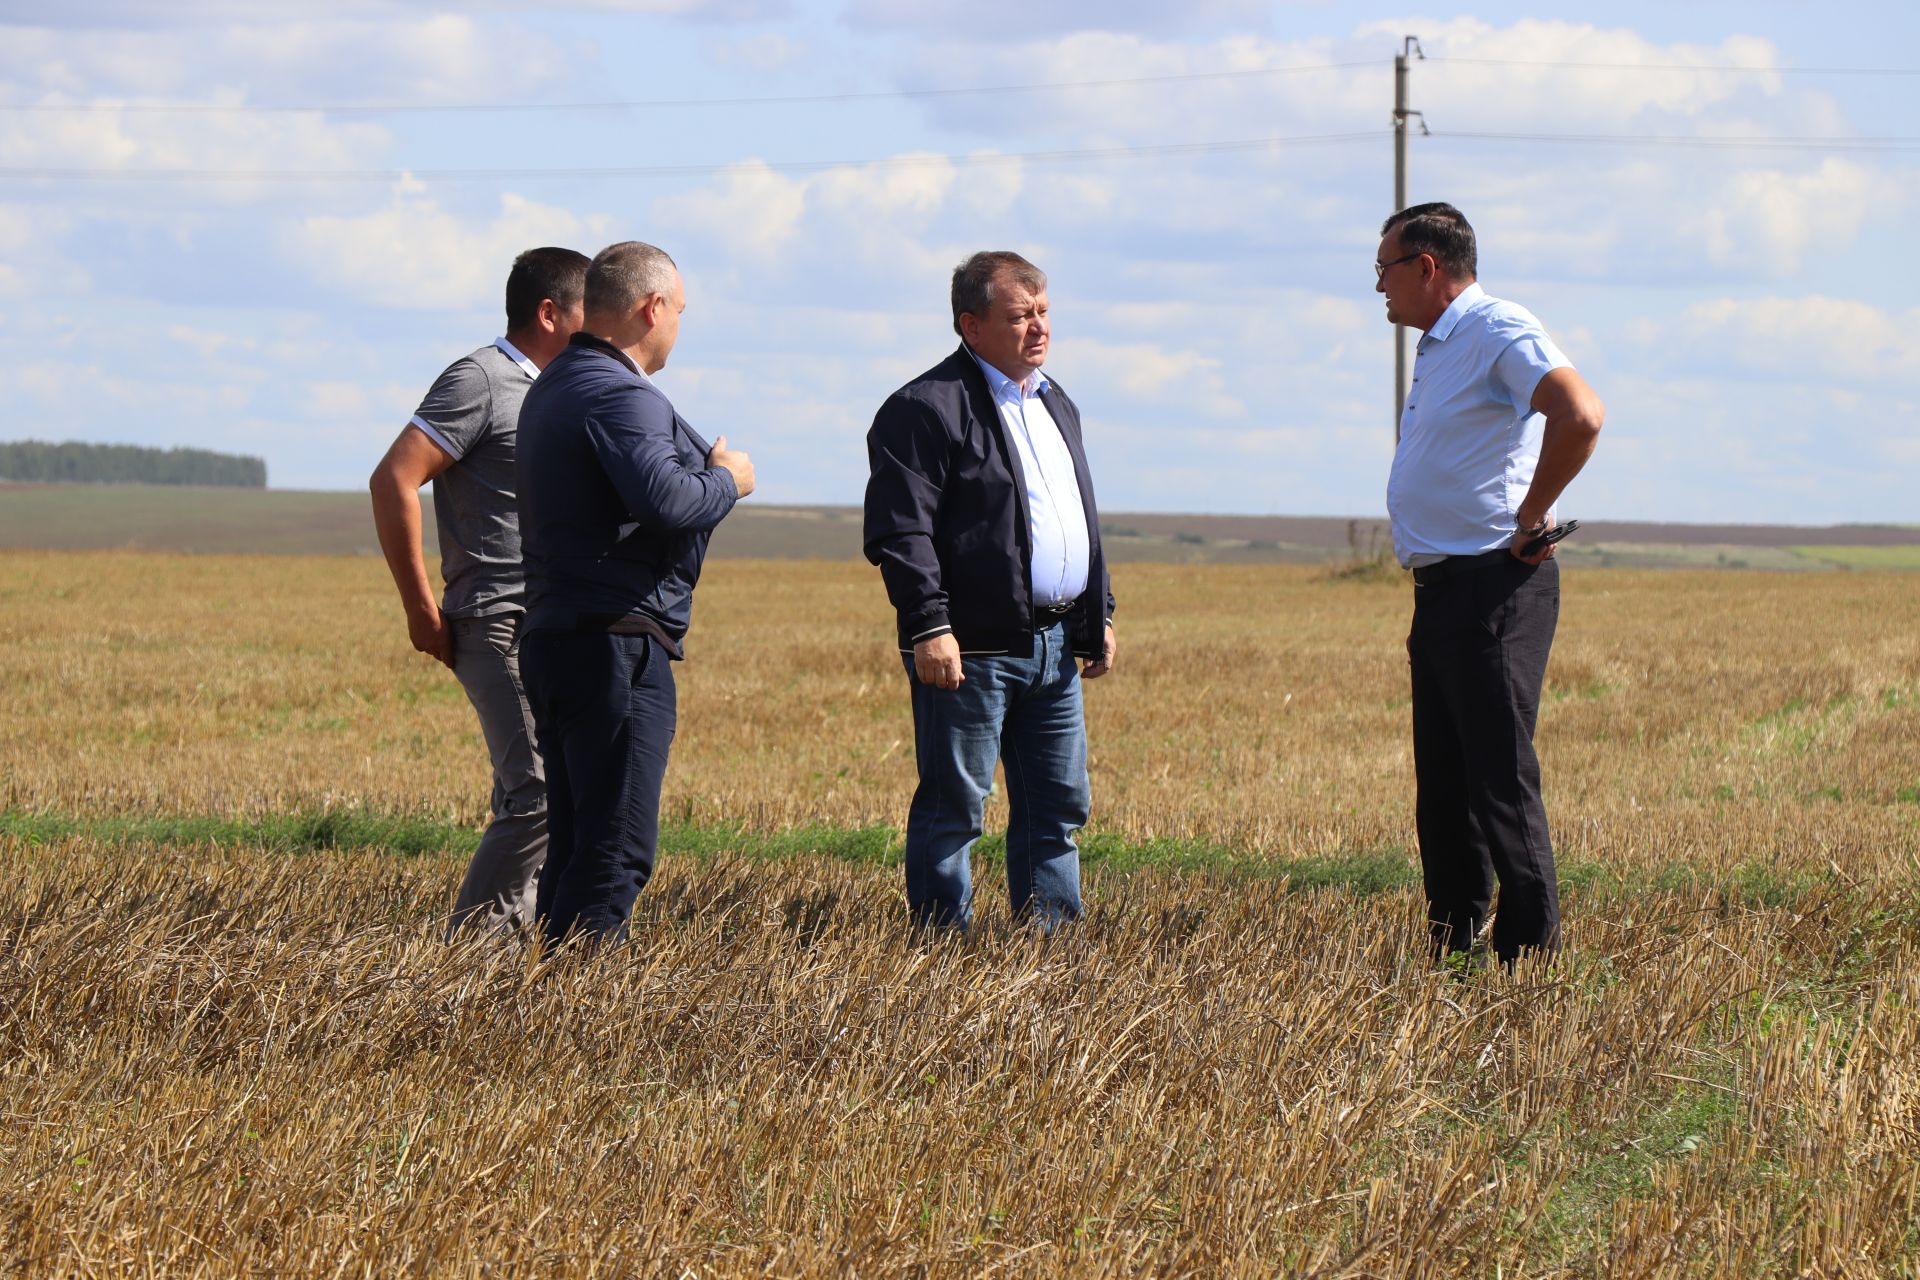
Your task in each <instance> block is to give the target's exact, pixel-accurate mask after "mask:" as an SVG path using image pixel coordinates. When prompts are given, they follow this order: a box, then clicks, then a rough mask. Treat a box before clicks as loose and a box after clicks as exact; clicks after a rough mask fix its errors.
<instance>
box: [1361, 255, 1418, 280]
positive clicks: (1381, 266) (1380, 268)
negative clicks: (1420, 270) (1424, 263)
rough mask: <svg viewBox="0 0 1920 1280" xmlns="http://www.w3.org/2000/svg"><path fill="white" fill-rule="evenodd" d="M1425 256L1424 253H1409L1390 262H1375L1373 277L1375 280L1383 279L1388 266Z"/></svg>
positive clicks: (1395, 265)
mask: <svg viewBox="0 0 1920 1280" xmlns="http://www.w3.org/2000/svg"><path fill="white" fill-rule="evenodd" d="M1425 256H1426V255H1425V254H1420V253H1410V254H1408V255H1407V256H1406V257H1404V258H1395V259H1394V260H1393V261H1392V262H1376V263H1374V264H1373V278H1374V279H1375V280H1384V279H1386V276H1387V268H1388V267H1397V266H1399V265H1400V264H1401V263H1403V262H1412V261H1413V260H1414V259H1415V258H1422V257H1425Z"/></svg>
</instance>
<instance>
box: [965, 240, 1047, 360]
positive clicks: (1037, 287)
mask: <svg viewBox="0 0 1920 1280" xmlns="http://www.w3.org/2000/svg"><path fill="white" fill-rule="evenodd" d="M1003 273H1004V274H1006V275H1007V276H1009V277H1011V278H1012V280H1013V282H1014V283H1015V284H1017V285H1021V286H1023V287H1025V288H1026V289H1028V290H1029V291H1031V292H1033V293H1040V292H1042V291H1043V290H1045V289H1046V287H1047V273H1046V272H1044V271H1042V270H1041V269H1040V268H1038V267H1036V266H1034V265H1033V264H1032V263H1031V262H1028V261H1027V260H1026V259H1025V258H1023V257H1021V256H1020V255H1019V254H1017V253H1009V252H1007V251H1006V250H1004V249H996V250H993V251H991V252H986V253H976V254H974V255H973V256H972V257H971V258H968V259H967V260H966V261H965V262H963V263H961V264H960V265H959V266H957V267H955V268H954V269H953V331H954V332H955V333H959V334H960V336H961V337H963V338H964V337H965V336H966V334H964V333H961V330H960V317H961V316H978V317H982V318H984V317H985V316H986V314H987V312H988V311H990V310H992V309H993V282H994V280H996V279H997V278H998V277H999V276H1000V275H1001V274H1003Z"/></svg>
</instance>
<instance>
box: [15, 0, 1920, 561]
mask: <svg viewBox="0 0 1920 1280" xmlns="http://www.w3.org/2000/svg"><path fill="white" fill-rule="evenodd" d="M1596 14H1603V15H1604V16H1595V15H1596ZM1917 14H1920V6H1913V5H1908V4H1899V5H1895V4H1888V5H1885V6H1870V5H1848V4H1825V5H1817V6H1816V5H1810V4H1804V3H1792V4H1788V3H1766V2H1764V0H1756V2H1751V3H1742V4H1723V3H1714V2H1706V3H1686V4H1674V3H1671V2H1668V3H1662V4H1643V3H1616V4H1612V5H1608V6H1604V7H1599V6H1595V7H1592V8H1587V9H1582V10H1568V11H1563V12H1559V13H1555V12H1549V11H1544V10H1542V9H1541V8H1540V7H1539V6H1537V5H1534V6H1519V5H1510V4H1490V3H1479V4H1475V5H1474V6H1473V7H1472V8H1471V9H1453V8H1441V9H1432V10H1426V11H1419V10H1412V11H1408V10H1390V9H1379V10H1365V9H1361V8H1359V7H1356V6H1351V5H1333V4H1315V3H1273V2H1271V0H1268V2H1262V3H1256V2H1254V0H1190V2H1189V3H1187V4H1184V5H1172V4H1166V3H1163V2H1159V0H1156V2H1154V3H1148V2H1146V0H1106V3H1101V4H1093V3H1060V4H1047V3H1036V2H1034V0H1027V2H1026V3H1014V2H1013V0H981V2H980V3H976V4H973V5H970V6H936V5H930V4H925V3H908V2H907V0H595V2H591V3H579V4H574V5H564V4H563V5H543V6H541V8H540V10H539V12H538V13H537V14H536V13H534V12H532V11H531V10H528V9H518V8H513V7H508V6H504V5H493V4H480V5H471V6H467V7H464V8H460V9H453V8H437V7H434V6H431V5H420V4H410V3H400V2H399V0H338V2H336V3H333V4H329V5H326V6H319V5H310V4H275V3H260V2H258V0H255V2H254V3H240V2H238V0H225V2H198V3H196V2H195V0H182V2H181V3H176V4H171V5H166V6H159V5H151V4H136V3H130V2H126V0H70V2H69V3H66V4H64V5H62V6H59V7H58V11H57V16H56V14H55V13H53V12H52V11H50V9H49V7H47V6H33V7H32V8H30V9H29V8H27V7H25V6H22V5H18V4H15V3H11V2H8V3H4V4H0V337H4V339H5V340H6V342H7V343H8V345H9V347H10V349H11V352H12V364H13V370H12V376H11V377H10V378H9V379H8V382H9V385H10V387H11V388H12V392H11V394H10V395H9V396H8V397H7V402H6V409H5V412H4V417H3V418H0V437H5V438H17V437H23V436H34V437H39V438H51V439H81V440H95V441H124V442H134V443H143V444H156V445H175V444H190V445H198V446H202V447H208V448H216V449H224V450H232V451H237V452H245V453H253V454H259V455H262V456H264V457H265V458H266V459H267V462H268V467H269V473H270V476H271V479H272V482H273V483H274V484H275V485H276V486H278V487H287V488H357V487H359V486H360V485H362V484H363V483H364V480H365V476H366V474H367V472H368V470H369V469H370V468H371V466H372V464H373V462H374V461H375V460H376V459H377V457H378V456H379V454H380V453H381V451H382V450H383V449H384V447H385V445H386V443H387V441H388V440H389V439H391V437H392V436H393V434H394V433H395V431H397V430H398V429H399V427H400V426H401V424H403V423H404V422H405V421H406V419H407V417H408V415H409V414H410V413H411V412H412V410H413V407H414V405H415V403H416V402H417V400H418V398H419V396H420V393H421V392H422V391H423V390H424V389H425V387H426V386H427V384H428V383H429V382H430V381H431V380H432V378H433V376H434V375H435V374H436V373H437V372H438V371H439V370H440V369H441V368H442V367H443V366H444V365H446V364H447V363H448V362H449V361H450V360H451V359H453V358H454V357H455V356H458V355H460V354H462V353H463V352H465V351H467V350H470V349H471V348H473V347H475V346H477V345H479V344H481V343H483V342H485V341H487V340H489V339H490V338H492V337H493V336H495V335H496V334H497V333H498V332H499V330H500V328H501V319H500V315H499V301H498V299H499V293H500V285H501V282H502V281H503V279H504V275H505V271H506V267H507V265H508V263H509V262H510V260H511V258H512V255H513V254H514V253H515V252H517V251H518V250H519V249H522V248H526V247H530V246H532V245H536V244H546V243H558V244H568V245H573V246H575V247H578V248H580V249H582V250H583V251H586V252H589V253H591V252H593V251H594V250H595V249H597V248H599V247H600V246H601V245H603V244H606V243H608V242H610V241H613V240H618V239H627V238H640V239H647V240H652V241H654V242H655V243H658V244H660V245H662V246H663V247H665V248H667V249H668V250H669V252H671V253H673V254H674V256H675V257H676V258H677V259H678V260H679V262H680V264H681V267H682V271H683V273H684V275H685V277H686V280H687V286H688V293H689V308H688V312H687V316H686V319H685V323H684V325H683V328H682V336H681V343H680V347H679V349H678V350H677V351H676V353H675V356H674V359H673V361H672V363H671V364H670V365H669V367H668V369H667V370H666V371H665V372H664V373H663V374H662V375H661V381H662V383H663V385H665V386H666V387H667V388H668V391H669V394H671V395H672V396H673V397H674V399H675V402H676V404H677V405H678V406H679V407H680V408H681V410H682V412H683V413H685V414H686V416H687V417H688V418H689V419H690V420H692V421H693V422H694V423H695V424H696V425H697V426H699V427H700V428H701V429H702V430H703V431H705V432H706V433H707V434H708V435H714V434H720V433H724V434H726V435H727V436H728V437H729V438H730V440H731V441H732V442H733V443H735V444H737V445H740V446H742V447H745V448H747V449H748V450H750V451H751V452H752V454H753V456H754V459H755V462H756V465H757V467H758V470H759V476H760V483H761V500H763V501H767V502H795V503H798V502H808V503H812V502H826V503H852V502H857V501H858V500H859V496H860V491H861V486H862V483H863V481H864V471H865V458H864V451H863V445H862V439H863V436H864V433H865V430H866V427H867V424H868V422H869V421H870V419H871V416H872V413H873V410H874V408H875V407H876V406H877V405H878V403H879V402H880V400H881V399H882V398H883V397H884V395H885V394H886V393H887V392H888V391H889V390H891V389H892V388H893V387H894V386H897V385H898V384H899V383H901V382H902V381H904V380H905V379H907V378H908V377H911V376H912V375H913V374H914V373H916V372H918V371H920V370H921V369H923V368H925V367H927V366H929V365H931V364H933V363H934V362H935V361H937V360H938V359H939V358H941V357H942V356H943V355H944V354H945V353H946V352H947V351H948V350H949V349H950V348H951V345H952V343H953V341H954V339H953V337H952V334H951V330H950V329H949V327H948V317H947V315H946V301H945V299H946V280H947V275H948V273H949V272H950V271H951V269H952V266H953V264H954V263H955V262H957V261H958V260H959V259H960V258H961V257H962V256H964V255H965V254H966V253H967V252H969V251H971V250H973V249H977V248H1015V249H1019V250H1021V251H1022V252H1025V253H1026V254H1027V255H1028V256H1029V257H1031V258H1033V259H1034V260H1035V261H1036V262H1038V263H1039V264H1040V265H1041V266H1042V267H1044V268H1045V269H1046V270H1047V271H1048V272H1049V274H1050V276H1051V278H1052V289H1051V293H1052V301H1053V307H1054V317H1055V342H1054V351H1053V355H1052V358H1051V360H1050V362H1049V372H1050V373H1052V374H1053V375H1054V376H1055V377H1056V378H1057V379H1058V380H1059V381H1060V382H1061V383H1062V385H1064V386H1066V387H1067V388H1068V389H1069V390H1070V391H1071V392H1072V393H1073V394H1074V396H1075V398H1076V399H1077V400H1078V401H1079V402H1080V404H1081V406H1082V409H1083V412H1084V415H1085V417H1086V420H1087V427H1088V435H1089V447H1090V453H1091V455H1092V460H1093V464H1094V468H1095V475H1096V480H1097V483H1098V486H1099V488H1100V497H1101V501H1102V505H1103V506H1104V507H1105V508H1107V509H1108V510H1114V511H1119V510H1161V511H1211V512H1256V513H1318V514H1370V513H1374V512H1377V511H1379V510H1381V509H1382V507H1383V505H1384V497H1383V490H1384V486H1385V476H1386V471H1387V465H1388V461H1389V458H1390V455H1391V450H1392V409H1391V403H1392V389H1391V380H1392V351H1391V345H1390V333H1391V330H1390V329H1389V328H1388V327H1387V326H1386V324H1385V322H1384V319H1383V316H1382V311H1381V304H1380V300H1379V298H1378V296H1377V295H1376V294H1375V293H1374V292H1373V290H1372V286H1373V279H1372V275H1371V272H1370V271H1369V269H1368V263H1369V261H1370V260H1371V258H1372V255H1373V250H1374V247H1375V243H1376V240H1377V235H1376V232H1377V228H1378V225H1379V221H1380V219H1381V218H1382V217H1383V216H1385V214H1386V213H1387V212H1388V211H1389V207H1390V204H1391V197H1392V144H1391V139H1390V135H1389V133H1388V129H1387V117H1388V111H1389V109H1390V107H1391V103H1392V71H1391V60H1392V56H1393V54H1394V52H1395V51H1396V50H1397V48H1398V47H1399V41H1400V37H1401V36H1402V35H1403V34H1413V35H1417V36H1418V37H1419V39H1420V41H1421V45H1422V47H1423V48H1424V50H1425V51H1426V53H1427V54H1428V55H1429V57H1428V60H1426V61H1424V62H1416V63H1415V65H1414V71H1413V78H1412V85H1413V90H1412V94H1413V105H1414V106H1415V107H1416V108H1419V109H1421V110H1423V111H1424V112H1425V114H1426V120H1427V122H1428V124H1429V125H1430V127H1431V128H1432V130H1433V136H1432V137H1425V138H1416V139H1415V141H1414V146H1413V156H1412V179H1411V197H1412V199H1414V200H1425V199H1448V200H1452V201H1453V202H1454V203H1456V204H1458V205H1460V206H1461V207H1462V208H1463V209H1464V210H1465V211H1466V212H1467V214H1468V216H1469V217H1470V218H1472V219H1473V221H1474V223H1475V225H1476V227H1477V228H1478V230H1479V232H1480V236H1481V279H1482V282H1483V283H1484V284H1485V285H1486V286H1487V287H1488V289H1489V290H1490V291H1491V292H1493V293H1496V294H1499V295H1501V296H1505V297H1511V298H1513V299H1515V300H1517V301H1520V302H1522V303H1524V304H1525V305H1526V306H1528V307H1529V308H1531V309H1532V310H1533V311H1534V312H1535V313H1536V314H1537V315H1538V316H1540V318H1541V319H1542V320H1543V321H1544V322H1545V323H1546V325H1547V327H1548V328H1549V329H1550V330H1551V331H1552V332H1553V333H1554V335H1555V336H1556V338H1557V339H1558V340H1559V342H1560V345H1561V346H1562V347H1563V348H1564V349H1565V350H1566V351H1567V352H1568V354H1569V355H1570V356H1571V357H1572V358H1573V360H1574V362H1575V363H1576V364H1577V365H1578V366H1580V368H1581V369H1582V370H1583V371H1584V372H1585V373H1586V375H1587V377H1588V379H1589V381H1591V382H1592V383H1593V384H1594V385H1595V386H1596V387H1597V388H1598V389H1599V391H1600V392H1601V394H1602V396H1603V397H1604V398H1605V399H1606V401H1607V405H1608V410H1609V415H1608V425H1607V429H1606V432H1605V434H1604V436H1603V438H1602V443H1601V448H1600V452H1599V454H1598V455H1597V457H1596V459H1595V461H1594V463H1593V464H1592V466H1591V467H1590V468H1589V470H1588V473H1587V474H1586V475H1584V476H1582V477H1581V479H1580V480H1579V481H1578V482H1577V484H1576V487H1575V488H1574V490H1573V491H1572V492H1571V493H1570V494H1569V496H1568V498H1567V499H1566V501H1564V502H1563V503H1562V510H1563V512H1565V513H1568V514H1576V515H1588V516H1598V517H1614V518H1643V519H1656V520H1746V521H1766V522H1806V523H1825V522H1830V521H1868V520H1899V521H1920V497H1916V493H1915V490H1916V486H1915V484H1914V477H1915V476H1916V475H1917V474H1920V431H1917V430H1916V429H1915V426H1914V423H1915V421H1916V408H1920V303H1917V302H1916V298H1915V292H1916V286H1920V266H1917V265H1916V262H1915V260H1914V259H1913V258H1912V255H1911V249H1910V245H1911V242H1912V236H1911V234H1910V233H1908V228H1909V226H1910V225H1911V224H1912V223H1913V221H1914V220H1915V215H1916V213H1920V147H1917V146H1916V145H1914V143H1915V140H1916V139H1920V75H1911V74H1909V75H1861V74H1855V75H1840V74H1833V73H1832V72H1831V71H1830V70H1827V69H1832V68H1855V69H1870V68H1902V67H1920V52H1916V50H1920V39H1916V37H1920V16H1917ZM1350 64H1351V65H1350ZM1572 64H1599V65H1585V66H1578V65H1572ZM1728 67H1743V68H1756V67H1757V68H1770V69H1771V70H1769V71H1765V72H1760V73H1756V72H1751V71H1728V70H1721V69H1720V68H1728ZM1276 68H1291V70H1276ZM1089 82H1104V83H1097V84H1096V83H1089ZM1114 82H1122V83H1114ZM1063 84H1064V85H1070V86H1074V87H1066V88H1060V87H1054V88H1015V86H1035V85H1041V86H1047V85H1052V86H1060V85H1063ZM936 89H937V90H986V91H983V92H953V93H929V92H927V91H928V90H936ZM742 99H746V100H748V101H741V100H742ZM767 99H788V100H787V101H780V102H770V101H767ZM796 99H799V100H796ZM716 100H726V101H716ZM756 100H757V101H756ZM610 102H618V103H633V102H646V103H654V104H667V105H653V106H647V107H623V108H615V109H565V110H531V109H525V108H527V107H529V106H530V105H532V104H580V103H610ZM479 107H507V108H512V109H505V110H478V109H474V108H479ZM151 108H165V109H163V110H153V109H151ZM209 108H217V109H209ZM232 108H241V109H239V110H233V109H232ZM288 108H295V109H292V110H289V109H288ZM422 108H456V109H451V110H443V109H436V110H431V111H429V110H422ZM1476 134H1477V135H1488V134H1508V135H1511V134H1524V135H1531V136H1529V137H1527V138H1519V139H1516V138H1490V137H1486V136H1479V137H1475V136H1470V135H1476ZM1568 135H1579V136H1583V137H1589V138H1591V137H1603V138H1604V137H1608V136H1612V137H1618V136H1621V135H1628V136H1633V137H1647V138H1656V139H1660V141H1653V142H1639V143H1622V142H1607V141H1587V142H1576V141H1571V140H1568ZM1885 138H1902V139H1906V140H1907V143H1906V144H1905V145H1903V146H1898V147H1892V146H1888V145H1886V144H1883V143H1877V142H1874V141H1872V140H1873V139H1885ZM1684 139H1712V140H1719V141H1724V140H1728V139H1743V140H1747V141H1749V142H1751V143H1754V144H1755V145H1742V146H1737V147H1730V146H1724V145H1711V146H1706V145H1698V144H1688V143H1685V142H1683V141H1679V140H1684ZM1783 139H1800V140H1803V141H1801V142H1798V143H1794V144H1791V145H1783V144H1782V142H1781V141H1780V140H1783ZM1809 139H1811V140H1813V141H1810V142H1809V141H1804V140H1809ZM1263 140H1277V141H1273V142H1271V144H1269V145H1258V146H1246V147H1239V148H1226V147H1220V146H1217V145H1213V144H1223V143H1259V142H1262V141H1263ZM1191 144H1208V145H1205V146H1201V147H1191ZM1152 148H1162V150H1160V151H1153V150H1150V149H1152ZM1141 149H1149V150H1146V151H1144V152H1143V151H1141ZM1089 152H1098V153H1105V154H1099V155H1088V154H1086V153H1089ZM1127 152H1132V154H1127ZM1060 153H1069V154H1068V155H1066V156H1062V155H1061V154H1060ZM799 166H806V167H799ZM156 170H160V171H166V173H167V174H168V175H169V176H166V177H161V178H156V177H154V176H152V171H156ZM542 170H559V171H564V172H562V173H541V172H537V171H542ZM667 170H670V172H663V171H667ZM530 171H536V172H530ZM143 172H145V173H147V175H148V176H144V177H143V176H141V174H142V173H143ZM183 173H184V174H186V175H187V176H181V175H182V174H183ZM288 174H320V175H323V176H322V177H320V178H318V179H305V178H303V179H295V178H290V177H287V176H285V175H288Z"/></svg>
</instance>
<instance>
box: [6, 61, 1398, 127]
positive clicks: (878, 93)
mask: <svg viewBox="0 0 1920 1280" xmlns="http://www.w3.org/2000/svg"><path fill="white" fill-rule="evenodd" d="M1378 65H1379V63H1378V62H1377V61H1371V60H1370V61H1365V62H1320V63H1304V64H1300V65H1296V66H1285V67H1254V68H1248V69H1242V70H1237V71H1196V72H1191V73H1186V74H1179V75H1163V76H1128V77H1123V78H1117V79H1109V80H1055V81H1044V82H1041V83H1036V84H1001V85H961V86H950V87H945V88H935V89H871V90H862V91H858V92H851V93H806V94H787V95H780V96H771V97H744V98H653V99H638V100H634V101H624V102H455V103H411V104H407V103H389V104H386V105H378V106H352V105H344V106H270V105H256V104H252V103H215V102H155V103H134V102H72V103H65V102H19V103H0V112H17V113H19V112H25V113H32V112H47V113H62V112H67V113H74V112H78V113H85V112H103V111H131V112H141V113H157V114H181V115H221V114H234V115H246V114H275V115H277V114H302V113H319V114H324V115H424V114H435V113H458V112H513V111H658V110H666V109H674V108H683V107H685V108H700V107H763V106H776V107H790V106H804V105H809V104H816V103H833V102H870V101H874V100H881V99H900V98H957V97H964V96H968V95H975V94H993V93H1046V92H1052V91H1055V90H1063V89H1116V88H1132V87H1136V86H1141V85H1155V84H1184V83H1192V82H1195V81H1203V80H1243V79H1249V78H1252V77H1255V76H1275V75H1289V74H1293V73H1297V72H1309V71H1349V70H1352V69H1354V68H1356V67H1375V66H1378Z"/></svg>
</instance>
